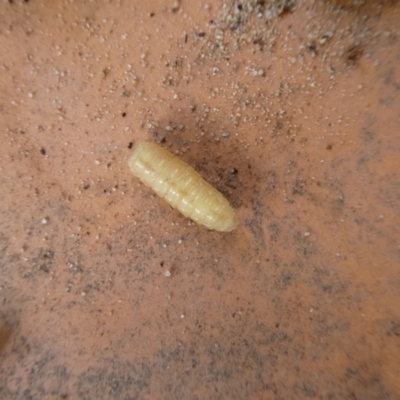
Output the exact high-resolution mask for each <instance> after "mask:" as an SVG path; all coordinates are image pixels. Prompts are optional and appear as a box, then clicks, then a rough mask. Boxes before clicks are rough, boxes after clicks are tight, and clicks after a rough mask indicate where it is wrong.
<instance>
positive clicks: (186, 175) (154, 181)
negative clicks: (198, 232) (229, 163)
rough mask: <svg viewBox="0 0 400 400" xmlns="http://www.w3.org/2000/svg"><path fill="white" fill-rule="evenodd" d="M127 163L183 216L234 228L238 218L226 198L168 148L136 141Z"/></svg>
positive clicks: (220, 227) (213, 226)
mask: <svg viewBox="0 0 400 400" xmlns="http://www.w3.org/2000/svg"><path fill="white" fill-rule="evenodd" d="M128 165H129V167H130V169H131V171H132V173H133V174H134V175H135V176H136V177H138V178H139V179H140V180H141V181H142V182H143V183H144V184H145V185H146V186H148V187H150V188H152V189H153V190H154V191H155V192H156V193H157V194H158V195H159V196H161V197H163V198H164V199H165V200H166V201H167V202H168V204H169V205H171V206H172V207H174V208H176V209H178V210H179V211H180V212H181V213H182V214H183V215H184V216H185V217H188V218H190V219H192V220H193V221H195V222H197V223H198V224H202V225H204V226H206V227H207V228H209V229H214V230H216V231H220V232H230V231H232V230H233V229H235V228H236V225H237V223H238V219H237V216H236V213H235V211H234V210H233V208H232V207H231V206H230V205H229V202H228V200H226V199H225V197H224V196H222V194H221V193H220V192H218V190H216V189H214V188H213V187H212V186H211V185H210V184H209V183H208V182H206V181H205V180H204V179H203V178H202V177H201V176H200V175H199V173H198V172H197V171H195V170H194V169H193V168H192V167H191V166H189V165H188V164H186V163H185V162H184V161H182V160H180V159H179V158H178V157H176V156H174V155H173V154H171V153H170V152H169V151H168V150H166V149H164V148H162V147H160V146H158V145H157V144H155V143H149V142H142V143H139V144H137V145H136V146H135V149H134V151H133V154H132V155H131V156H130V157H129V160H128Z"/></svg>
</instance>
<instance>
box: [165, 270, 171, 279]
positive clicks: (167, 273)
mask: <svg viewBox="0 0 400 400" xmlns="http://www.w3.org/2000/svg"><path fill="white" fill-rule="evenodd" d="M164 275H165V276H166V277H167V278H169V277H170V276H171V271H169V270H168V269H167V270H166V271H165V272H164Z"/></svg>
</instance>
